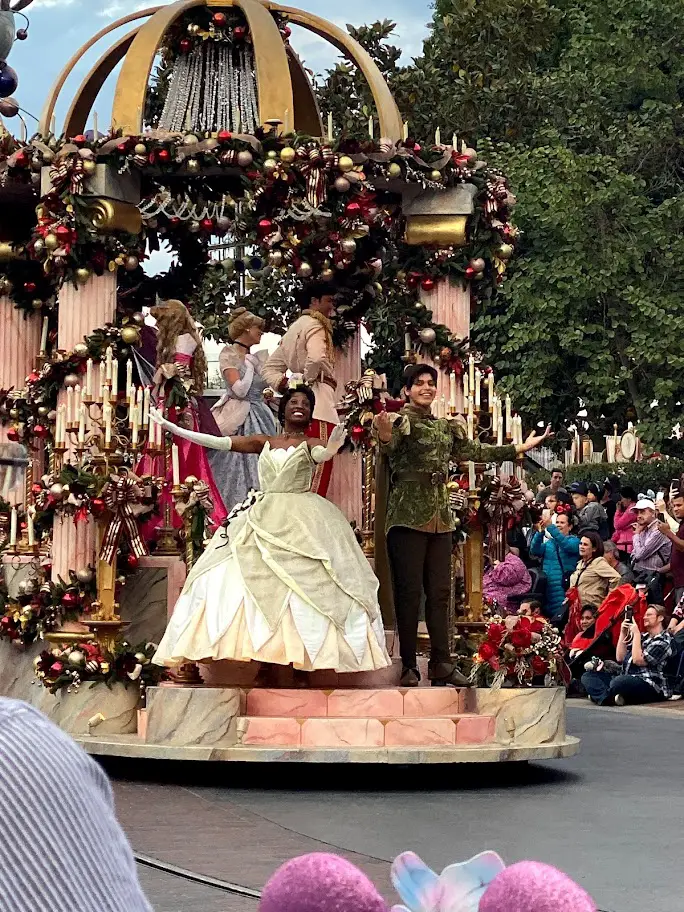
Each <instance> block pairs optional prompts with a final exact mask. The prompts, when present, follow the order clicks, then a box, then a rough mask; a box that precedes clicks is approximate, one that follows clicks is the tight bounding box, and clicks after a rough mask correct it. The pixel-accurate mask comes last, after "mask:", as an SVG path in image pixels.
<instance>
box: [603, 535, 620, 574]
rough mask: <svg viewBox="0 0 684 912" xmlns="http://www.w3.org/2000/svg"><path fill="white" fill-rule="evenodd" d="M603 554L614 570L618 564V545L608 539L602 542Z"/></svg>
mask: <svg viewBox="0 0 684 912" xmlns="http://www.w3.org/2000/svg"><path fill="white" fill-rule="evenodd" d="M603 556H604V558H605V559H606V560H607V561H608V563H609V564H610V566H611V567H612V568H613V570H615V569H616V568H617V567H618V565H619V564H620V555H619V553H618V546H617V545H616V544H615V542H612V541H610V540H608V541H605V542H604V543H603Z"/></svg>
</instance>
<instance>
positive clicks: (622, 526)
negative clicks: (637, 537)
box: [611, 485, 637, 554]
mask: <svg viewBox="0 0 684 912" xmlns="http://www.w3.org/2000/svg"><path fill="white" fill-rule="evenodd" d="M636 504H637V494H636V491H635V490H634V488H631V487H630V486H629V485H623V487H622V489H621V490H620V500H619V501H618V505H617V509H616V510H615V517H614V520H613V522H614V523H615V532H614V533H613V537H612V539H611V541H614V542H615V544H616V545H617V546H618V550H620V551H624V553H625V554H631V553H632V539H633V538H634V524H635V523H636V520H637V512H636Z"/></svg>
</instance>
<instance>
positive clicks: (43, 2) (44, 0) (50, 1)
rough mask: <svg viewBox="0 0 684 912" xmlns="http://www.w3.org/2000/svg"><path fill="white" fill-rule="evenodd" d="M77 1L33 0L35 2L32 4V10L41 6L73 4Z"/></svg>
mask: <svg viewBox="0 0 684 912" xmlns="http://www.w3.org/2000/svg"><path fill="white" fill-rule="evenodd" d="M76 2H77V0H33V3H32V4H31V11H32V12H33V10H36V9H40V7H41V6H43V7H49V6H59V7H63V6H72V5H73V4H74V3H76Z"/></svg>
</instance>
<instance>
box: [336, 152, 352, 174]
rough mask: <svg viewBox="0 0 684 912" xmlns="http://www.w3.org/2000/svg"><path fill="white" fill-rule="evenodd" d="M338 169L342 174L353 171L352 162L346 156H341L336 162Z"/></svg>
mask: <svg viewBox="0 0 684 912" xmlns="http://www.w3.org/2000/svg"><path fill="white" fill-rule="evenodd" d="M338 167H339V169H340V171H341V172H342V173H343V174H346V173H347V172H348V171H352V170H353V168H354V162H353V161H352V160H351V158H350V157H349V156H348V155H341V156H340V160H339V162H338Z"/></svg>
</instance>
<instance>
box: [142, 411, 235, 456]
mask: <svg viewBox="0 0 684 912" xmlns="http://www.w3.org/2000/svg"><path fill="white" fill-rule="evenodd" d="M150 420H151V421H154V422H156V423H157V424H161V426H162V427H163V428H166V430H167V431H170V432H171V433H172V434H173V435H174V436H175V437H182V438H183V439H184V440H190V441H191V442H192V443H198V444H199V445H200V446H203V447H206V448H207V449H208V450H232V449H233V441H232V440H231V438H230V437H214V436H213V435H212V434H198V433H197V431H188V430H187V429H186V428H182V427H179V426H178V425H177V424H174V423H173V422H172V421H167V420H166V418H164V416H163V415H162V413H161V412H160V411H159V409H156V408H150Z"/></svg>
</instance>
